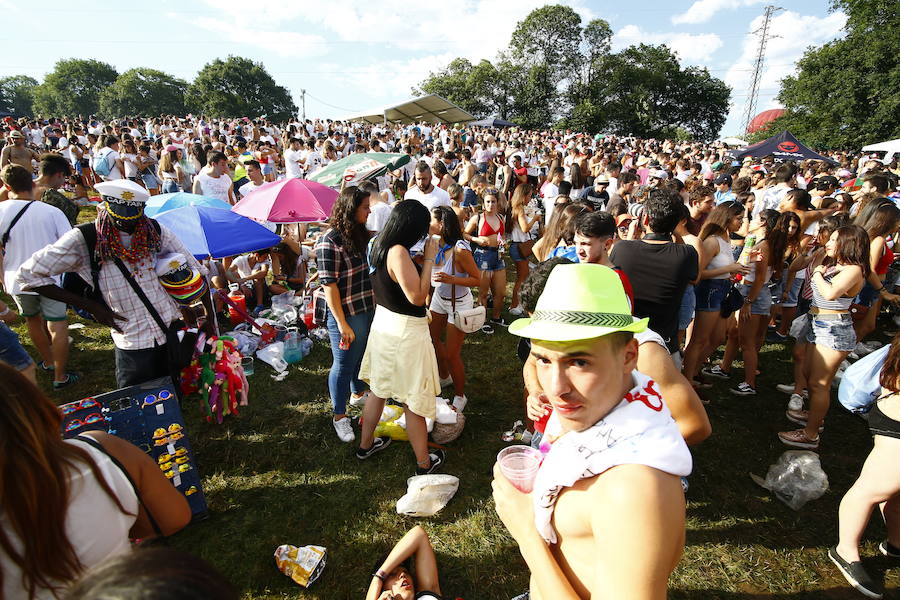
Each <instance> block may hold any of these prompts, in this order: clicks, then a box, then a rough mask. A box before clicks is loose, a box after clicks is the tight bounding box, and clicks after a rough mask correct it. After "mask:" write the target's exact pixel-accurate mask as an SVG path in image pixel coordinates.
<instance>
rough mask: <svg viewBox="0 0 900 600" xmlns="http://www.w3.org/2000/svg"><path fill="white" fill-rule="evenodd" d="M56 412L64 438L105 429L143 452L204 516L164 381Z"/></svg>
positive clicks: (196, 477) (186, 442)
mask: <svg viewBox="0 0 900 600" xmlns="http://www.w3.org/2000/svg"><path fill="white" fill-rule="evenodd" d="M238 360H239V361H240V358H239V359H238ZM59 409H60V412H62V416H63V420H62V434H63V437H64V438H67V439H68V438H73V437H75V436H77V435H78V434H80V433H84V432H85V431H105V432H107V433H109V434H111V435H114V436H116V437H120V438H122V439H123V440H127V441H129V442H131V443H132V444H134V445H135V446H137V447H138V448H140V449H142V450H143V451H144V452H146V453H147V454H149V455H150V456H151V457H152V458H153V459H154V460H155V461H156V464H157V465H159V468H160V470H162V472H163V474H164V475H165V476H166V479H168V480H169V481H171V482H172V485H174V486H175V487H176V488H177V489H178V490H179V491H180V492H181V493H183V494H184V495H185V497H186V498H187V501H188V504H189V505H190V507H191V512H192V514H193V515H194V518H195V519H199V518H203V517H205V516H206V513H207V506H206V498H205V497H204V496H203V488H202V486H201V484H200V473H199V471H198V470H197V464H196V461H195V460H194V454H193V452H192V451H191V443H190V441H189V440H188V437H187V433H186V432H185V425H184V418H183V417H182V415H181V408H180V407H179V405H178V398H177V397H176V396H175V388H174V386H173V385H172V380H171V379H170V378H168V377H162V378H159V379H154V380H152V381H148V382H146V383H142V384H140V385H134V386H131V387H127V388H122V389H120V390H115V391H112V392H108V393H106V394H101V395H99V396H93V397H91V398H85V399H83V400H79V401H77V402H71V403H69V404H63V405H62V406H60V407H59Z"/></svg>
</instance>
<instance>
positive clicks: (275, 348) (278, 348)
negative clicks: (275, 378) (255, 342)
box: [256, 342, 288, 371]
mask: <svg viewBox="0 0 900 600" xmlns="http://www.w3.org/2000/svg"><path fill="white" fill-rule="evenodd" d="M256 358H258V359H259V360H261V361H263V362H264V363H266V364H268V365H269V366H270V367H272V368H273V369H275V370H276V371H284V370H286V369H287V368H288V365H287V362H286V361H285V360H284V342H273V343H271V344H269V345H268V346H266V347H265V348H263V349H262V350H258V351H257V352H256Z"/></svg>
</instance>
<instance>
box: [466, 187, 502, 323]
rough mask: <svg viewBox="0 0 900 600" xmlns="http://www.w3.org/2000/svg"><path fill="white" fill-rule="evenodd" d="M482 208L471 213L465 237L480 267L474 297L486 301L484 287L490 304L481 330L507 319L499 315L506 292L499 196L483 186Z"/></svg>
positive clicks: (483, 302)
mask: <svg viewBox="0 0 900 600" xmlns="http://www.w3.org/2000/svg"><path fill="white" fill-rule="evenodd" d="M482 202H483V205H484V210H483V212H481V214H477V215H474V216H473V217H472V218H471V219H469V222H468V223H467V224H466V231H465V237H466V239H467V240H468V241H469V242H471V243H472V244H473V245H475V251H474V256H475V264H477V265H478V268H479V269H480V270H481V284H480V285H479V286H478V298H479V300H480V301H481V303H482V304H485V305H486V304H487V300H486V299H487V294H488V289H490V290H491V293H492V298H493V305H492V306H491V318H490V321H489V322H487V323H485V324H484V327H482V328H481V330H482V331H483V332H484V333H487V334H491V333H494V325H500V326H502V327H506V326H507V325H508V323H507V322H506V321H504V320H503V317H501V316H500V312H501V311H502V310H503V297H504V296H505V295H506V264H505V263H504V262H503V257H502V256H501V255H500V247H501V246H502V245H503V235H504V233H505V224H504V222H503V221H504V219H503V216H502V215H501V214H500V213H499V205H500V198H499V196H498V192H497V190H487V191H486V192H485V193H484V198H483V200H482Z"/></svg>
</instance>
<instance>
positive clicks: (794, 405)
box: [788, 394, 803, 410]
mask: <svg viewBox="0 0 900 600" xmlns="http://www.w3.org/2000/svg"><path fill="white" fill-rule="evenodd" d="M802 409H803V396H801V395H800V394H791V399H790V400H788V410H802Z"/></svg>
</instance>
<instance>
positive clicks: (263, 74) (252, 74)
mask: <svg viewBox="0 0 900 600" xmlns="http://www.w3.org/2000/svg"><path fill="white" fill-rule="evenodd" d="M185 102H186V103H187V106H188V107H189V108H190V109H191V110H193V111H196V112H201V113H203V114H206V115H209V116H211V117H244V116H246V117H258V116H262V115H266V116H268V117H269V118H270V119H275V120H286V119H288V118H290V117H291V115H294V114H296V113H297V106H296V105H295V104H294V101H293V100H292V99H291V94H290V92H288V90H287V88H284V87H282V86H280V85H278V84H276V83H275V80H274V79H272V76H271V75H269V73H268V72H267V71H266V69H265V67H263V65H262V63H258V62H253V61H252V60H250V59H249V58H242V57H240V56H229V57H228V58H227V59H225V60H222V59H219V58H217V59H216V60H214V61H212V62H211V63H208V64H206V65H205V66H204V67H203V68H202V69H201V70H200V72H199V73H198V74H197V78H196V79H194V82H193V83H192V84H191V85H190V86H188V89H187V91H186V93H185Z"/></svg>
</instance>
